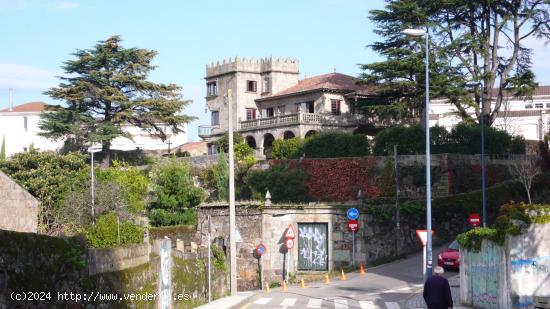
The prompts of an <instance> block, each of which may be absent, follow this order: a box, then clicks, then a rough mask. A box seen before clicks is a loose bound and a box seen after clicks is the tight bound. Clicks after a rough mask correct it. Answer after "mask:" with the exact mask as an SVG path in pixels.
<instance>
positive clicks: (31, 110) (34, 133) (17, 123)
mask: <svg viewBox="0 0 550 309" xmlns="http://www.w3.org/2000/svg"><path fill="white" fill-rule="evenodd" d="M45 108H46V103H44V102H29V103H25V104H21V105H17V106H14V107H13V108H5V109H2V110H0V145H1V143H2V140H4V141H5V144H6V155H7V156H8V157H9V156H11V155H13V154H14V153H18V152H22V151H27V150H29V148H31V147H34V148H37V149H40V150H53V151H58V150H60V149H61V147H62V146H63V141H60V140H59V141H54V140H50V139H47V138H44V137H41V136H39V135H38V133H39V132H40V129H39V127H38V124H39V121H40V114H41V113H42V112H43V111H44V110H45ZM160 127H161V128H163V129H164V130H165V132H166V137H167V138H166V140H165V141H162V140H161V139H160V138H159V137H158V136H156V135H155V134H153V133H151V132H148V131H147V130H144V129H140V128H138V127H136V126H132V125H127V126H124V127H123V130H124V131H126V132H128V133H130V134H131V136H132V139H133V140H130V139H127V138H124V137H119V138H116V139H114V140H113V141H112V142H111V149H113V150H135V149H138V148H139V149H143V150H166V151H168V149H169V148H171V149H173V148H176V147H178V146H181V145H183V144H185V143H186V142H187V132H186V126H183V127H182V132H181V133H178V134H174V133H172V131H171V130H170V129H169V128H167V127H166V126H163V125H160Z"/></svg>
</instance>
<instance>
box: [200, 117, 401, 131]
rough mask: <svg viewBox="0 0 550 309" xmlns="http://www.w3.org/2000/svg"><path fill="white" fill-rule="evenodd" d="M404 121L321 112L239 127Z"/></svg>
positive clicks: (244, 123) (261, 120)
mask: <svg viewBox="0 0 550 309" xmlns="http://www.w3.org/2000/svg"><path fill="white" fill-rule="evenodd" d="M404 122H405V121H404V120H396V119H380V118H378V117H376V116H367V115H360V114H343V115H332V114H320V113H296V114H286V115H280V116H275V117H269V118H258V119H251V120H245V121H241V122H240V123H239V129H241V130H243V129H244V130H246V129H255V128H263V127H274V126H285V125H297V124H316V125H323V126H336V127H340V126H350V125H366V124H372V125H374V126H377V127H389V126H394V125H397V124H401V123H404ZM199 134H200V131H199Z"/></svg>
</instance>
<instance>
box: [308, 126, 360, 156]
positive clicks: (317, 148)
mask: <svg viewBox="0 0 550 309" xmlns="http://www.w3.org/2000/svg"><path fill="white" fill-rule="evenodd" d="M303 154H305V156H306V158H341V157H362V156H366V155H369V154H370V150H369V143H368V141H367V138H366V137H365V135H362V134H357V135H352V134H349V133H340V132H326V133H321V134H317V135H314V136H312V137H310V138H308V139H306V141H305V143H304V145H303Z"/></svg>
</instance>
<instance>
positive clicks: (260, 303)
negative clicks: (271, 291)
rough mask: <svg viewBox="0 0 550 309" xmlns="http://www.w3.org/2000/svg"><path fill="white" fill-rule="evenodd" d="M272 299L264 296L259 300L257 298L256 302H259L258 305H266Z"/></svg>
mask: <svg viewBox="0 0 550 309" xmlns="http://www.w3.org/2000/svg"><path fill="white" fill-rule="evenodd" d="M270 301H271V298H269V297H263V298H259V299H258V300H256V301H255V302H254V303H255V304H257V305H266V304H267V303H269V302H270Z"/></svg>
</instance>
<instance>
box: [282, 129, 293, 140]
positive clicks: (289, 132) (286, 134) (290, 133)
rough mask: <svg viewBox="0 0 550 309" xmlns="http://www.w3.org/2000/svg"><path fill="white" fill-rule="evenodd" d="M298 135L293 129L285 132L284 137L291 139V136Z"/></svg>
mask: <svg viewBox="0 0 550 309" xmlns="http://www.w3.org/2000/svg"><path fill="white" fill-rule="evenodd" d="M295 136H296V135H294V132H292V131H285V133H284V134H283V139H290V138H293V137H295Z"/></svg>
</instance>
